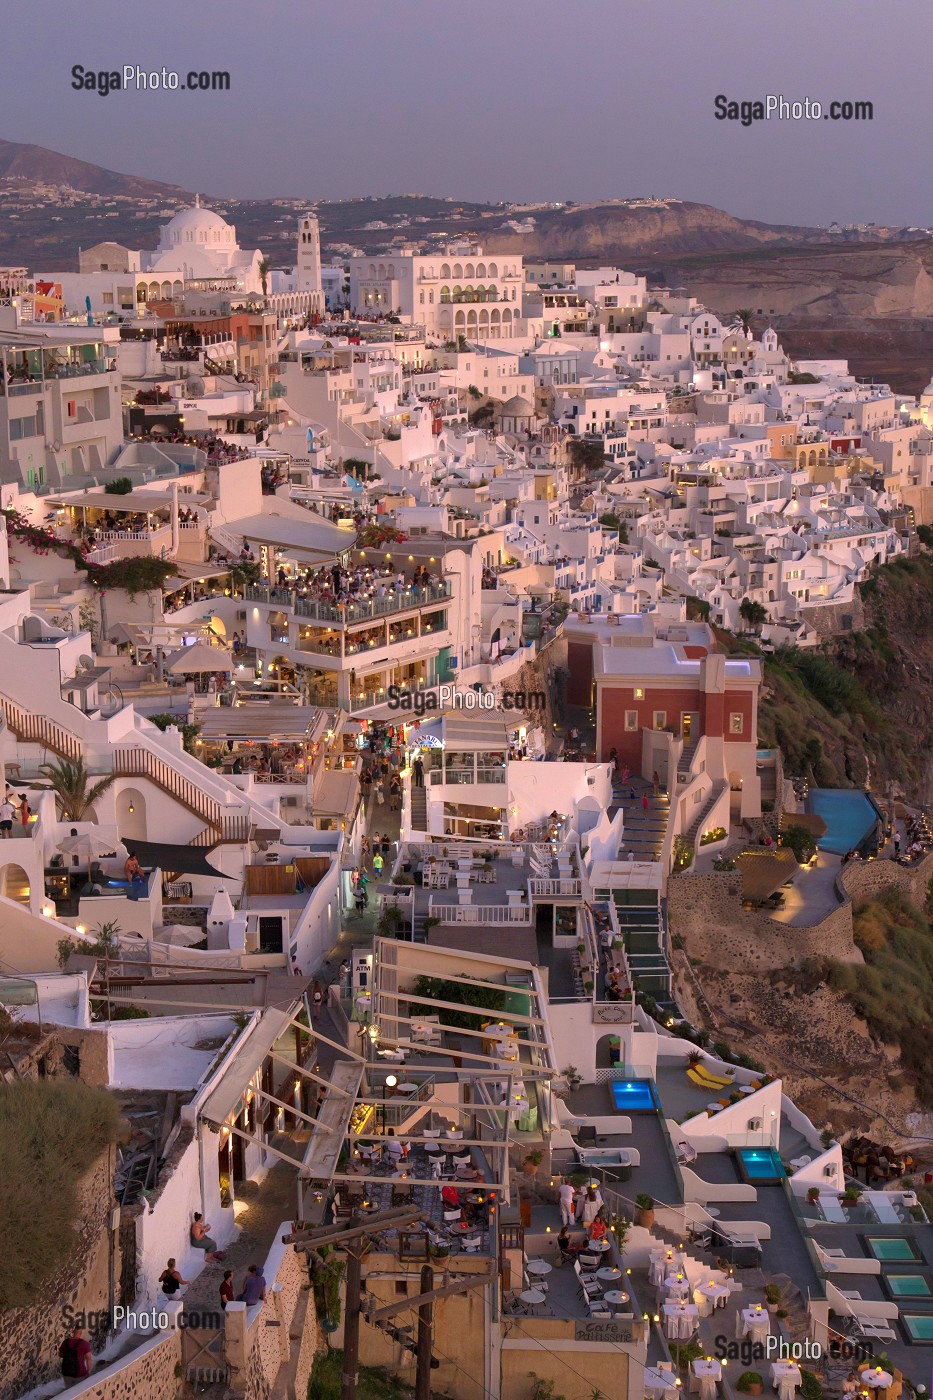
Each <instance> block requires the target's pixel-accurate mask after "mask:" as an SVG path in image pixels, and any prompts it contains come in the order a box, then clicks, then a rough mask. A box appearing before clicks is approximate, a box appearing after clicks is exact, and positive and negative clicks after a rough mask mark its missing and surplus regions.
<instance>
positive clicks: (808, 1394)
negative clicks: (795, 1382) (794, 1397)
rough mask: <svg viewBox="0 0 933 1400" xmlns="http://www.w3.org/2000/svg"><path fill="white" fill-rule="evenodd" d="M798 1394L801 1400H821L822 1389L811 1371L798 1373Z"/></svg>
mask: <svg viewBox="0 0 933 1400" xmlns="http://www.w3.org/2000/svg"><path fill="white" fill-rule="evenodd" d="M800 1382H801V1383H800V1394H801V1396H802V1400H823V1387H822V1386H821V1385H820V1383H819V1381H818V1380H817V1378H816V1376H815V1375H814V1374H813V1372H812V1371H803V1370H802V1371H801V1372H800Z"/></svg>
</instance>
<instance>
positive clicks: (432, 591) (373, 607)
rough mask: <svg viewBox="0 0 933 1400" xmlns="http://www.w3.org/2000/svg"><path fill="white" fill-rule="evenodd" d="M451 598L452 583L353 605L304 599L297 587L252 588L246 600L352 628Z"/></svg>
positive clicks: (395, 592) (411, 589) (402, 590)
mask: <svg viewBox="0 0 933 1400" xmlns="http://www.w3.org/2000/svg"><path fill="white" fill-rule="evenodd" d="M449 597H450V584H449V583H447V582H439V583H432V584H428V585H427V586H426V587H424V588H416V587H414V586H413V585H409V586H408V587H406V588H400V589H393V591H392V592H391V593H390V594H388V596H387V597H385V598H369V599H366V600H365V601H360V602H352V603H318V602H315V601H314V600H313V599H311V598H303V597H302V596H301V594H300V593H299V592H298V591H297V590H296V589H293V588H269V587H264V586H262V585H251V586H249V587H248V588H247V589H246V598H247V601H248V602H251V603H276V604H278V605H280V606H284V607H287V608H290V609H291V610H292V612H294V614H295V616H296V617H307V618H311V619H312V620H313V621H315V622H327V623H330V624H331V625H333V624H335V623H336V624H337V625H338V626H348V625H351V624H352V623H354V622H367V621H369V620H370V619H372V618H378V617H387V616H388V615H389V614H391V613H398V612H406V611H411V609H413V608H423V607H427V606H429V605H430V604H431V603H436V602H443V601H444V600H445V599H448V598H449Z"/></svg>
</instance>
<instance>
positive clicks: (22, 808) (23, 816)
mask: <svg viewBox="0 0 933 1400" xmlns="http://www.w3.org/2000/svg"><path fill="white" fill-rule="evenodd" d="M31 816H32V812H31V811H30V810H29V798H28V797H27V796H26V794H25V793H24V792H21V793H20V795H19V819H20V821H21V822H22V824H23V831H24V833H25V834H26V835H27V836H28V834H29V818H30V817H31Z"/></svg>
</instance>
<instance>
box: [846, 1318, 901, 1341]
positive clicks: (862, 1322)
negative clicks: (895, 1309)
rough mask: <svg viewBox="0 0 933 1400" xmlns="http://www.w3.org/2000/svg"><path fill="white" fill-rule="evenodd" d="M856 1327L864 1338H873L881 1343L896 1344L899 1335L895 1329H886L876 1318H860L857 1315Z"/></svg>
mask: <svg viewBox="0 0 933 1400" xmlns="http://www.w3.org/2000/svg"><path fill="white" fill-rule="evenodd" d="M855 1325H856V1327H857V1328H858V1330H859V1333H860V1335H861V1336H863V1337H873V1338H875V1339H876V1340H877V1341H879V1342H896V1341H897V1333H896V1332H895V1330H894V1328H893V1327H885V1325H884V1323H883V1322H879V1321H878V1320H877V1319H876V1318H871V1317H859V1316H858V1314H856V1317H855Z"/></svg>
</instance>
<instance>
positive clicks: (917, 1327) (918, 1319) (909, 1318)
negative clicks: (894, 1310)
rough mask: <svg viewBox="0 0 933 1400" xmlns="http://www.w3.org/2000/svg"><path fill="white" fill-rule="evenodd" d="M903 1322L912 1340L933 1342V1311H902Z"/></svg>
mask: <svg viewBox="0 0 933 1400" xmlns="http://www.w3.org/2000/svg"><path fill="white" fill-rule="evenodd" d="M901 1322H903V1324H904V1326H905V1327H906V1329H907V1335H908V1337H909V1338H910V1340H911V1341H912V1342H923V1343H926V1344H927V1345H929V1344H930V1343H933V1313H901Z"/></svg>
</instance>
